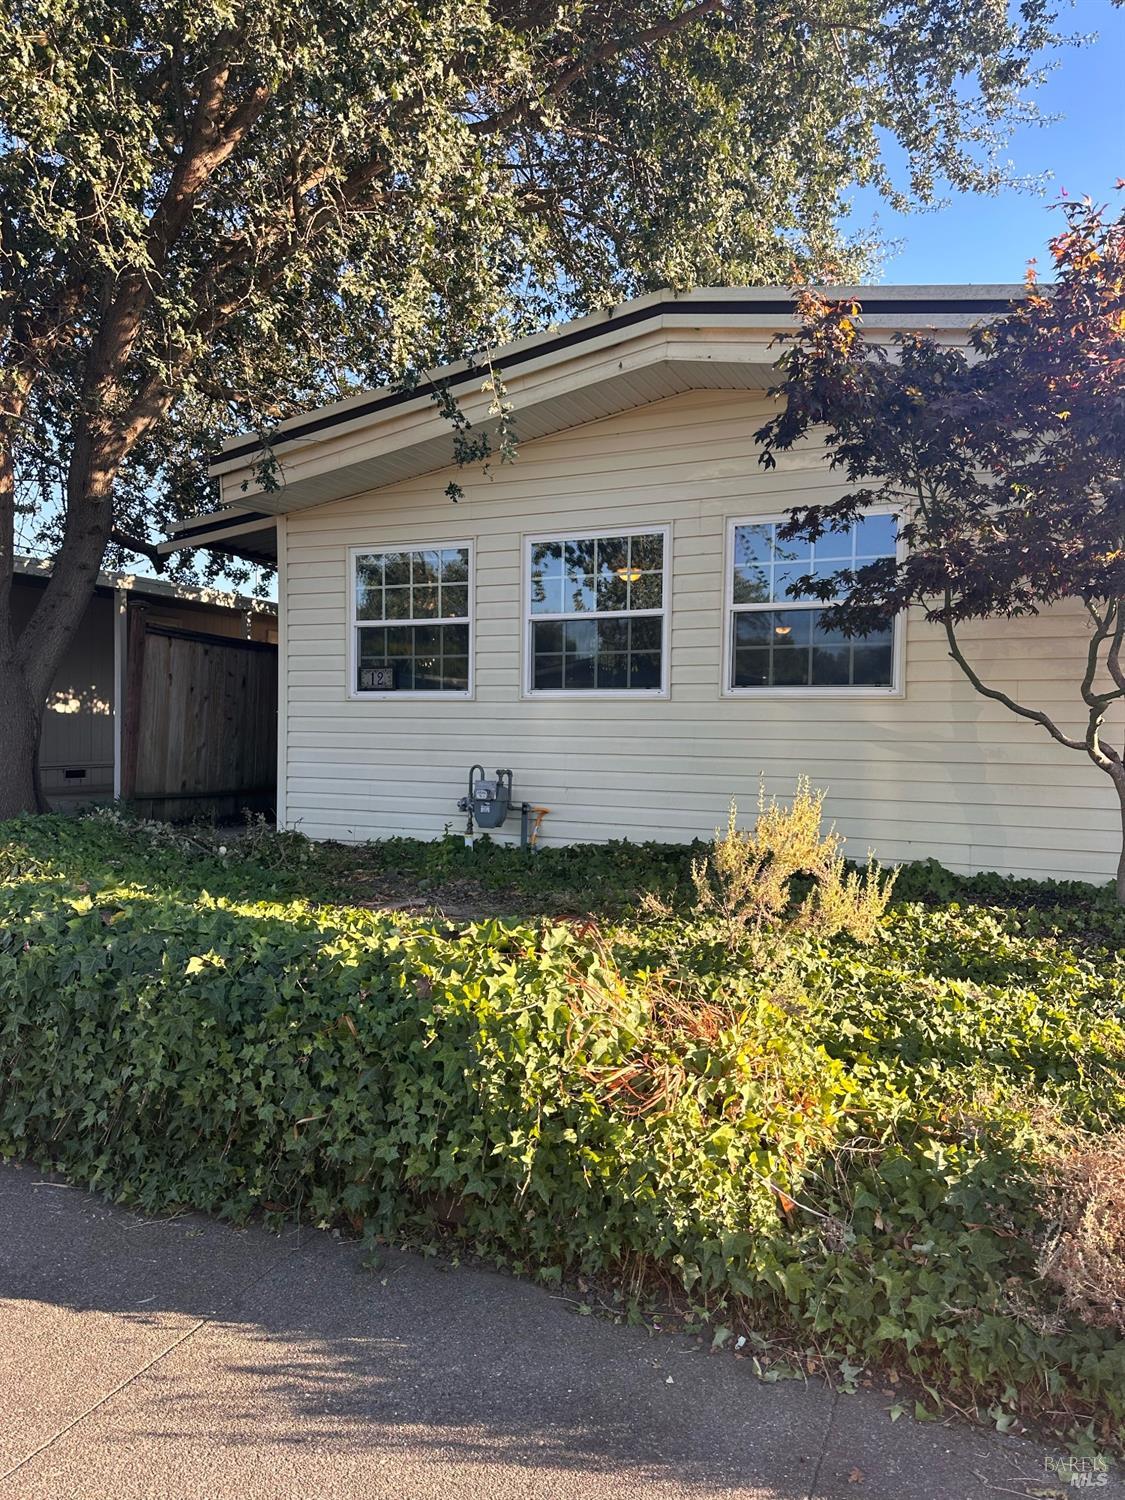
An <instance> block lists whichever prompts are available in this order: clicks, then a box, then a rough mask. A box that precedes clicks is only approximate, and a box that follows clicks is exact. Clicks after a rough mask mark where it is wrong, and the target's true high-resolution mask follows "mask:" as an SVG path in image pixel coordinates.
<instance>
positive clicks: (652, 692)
mask: <svg viewBox="0 0 1125 1500" xmlns="http://www.w3.org/2000/svg"><path fill="white" fill-rule="evenodd" d="M607 536H660V537H662V538H663V541H664V566H663V568H662V570H661V607H660V609H614V610H608V609H607V610H590V611H589V612H588V613H585V614H582V613H579V614H537V615H533V614H532V613H531V555H532V548H533V547H536V546H538V545H539V544H540V543H541V542H596V541H599V540H600V539H601V538H602V537H607ZM520 556H521V558H522V564H521V573H522V578H521V580H520V608H521V609H522V611H523V670H522V673H521V682H522V692H521V696H522V697H524V698H535V699H551V698H555V699H558V700H560V701H561V702H570V701H573V700H581V699H583V698H595V699H597V700H599V701H600V702H603V703H604V702H606V701H607V700H613V699H620V700H624V701H626V702H629V703H638V702H647V701H651V700H653V699H662V698H670V697H671V642H672V594H671V587H672V527H671V526H670V525H669V524H667V523H664V524H661V525H659V526H649V525H645V524H644V523H642V522H638V521H626V522H623V523H622V524H621V525H620V526H603V527H599V528H594V529H591V530H586V529H579V528H572V529H571V530H569V531H536V532H530V533H528V532H525V533H524V536H523V545H522V547H521V549H520ZM656 615H660V616H661V631H660V686H659V687H658V688H536V687H533V686H532V677H533V669H534V662H533V659H532V651H531V628H532V623H533V621H535V620H575V619H578V620H628V619H633V618H636V619H652V618H654V617H655V616H656Z"/></svg>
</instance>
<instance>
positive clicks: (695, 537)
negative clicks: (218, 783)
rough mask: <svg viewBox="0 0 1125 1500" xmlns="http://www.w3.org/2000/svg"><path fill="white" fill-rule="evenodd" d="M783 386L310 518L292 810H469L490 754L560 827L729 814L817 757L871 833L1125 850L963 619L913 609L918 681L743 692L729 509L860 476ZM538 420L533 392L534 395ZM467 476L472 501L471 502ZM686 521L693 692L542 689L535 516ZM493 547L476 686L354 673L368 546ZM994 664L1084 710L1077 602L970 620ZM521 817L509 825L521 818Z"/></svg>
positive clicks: (673, 833)
mask: <svg viewBox="0 0 1125 1500" xmlns="http://www.w3.org/2000/svg"><path fill="white" fill-rule="evenodd" d="M769 410H770V407H769V403H768V402H767V401H766V400H765V398H764V397H761V396H753V395H748V394H746V393H738V392H727V391H692V392H688V393H685V394H682V395H679V396H673V397H670V398H668V399H666V400H662V401H657V402H654V403H653V404H652V405H649V406H645V407H641V408H639V409H637V410H634V411H631V412H627V413H624V414H622V415H619V416H615V417H611V418H607V419H605V420H602V421H599V422H594V423H591V424H590V425H588V426H585V427H579V428H575V429H572V430H571V431H568V432H565V433H559V434H556V435H554V436H551V437H547V438H542V439H539V440H537V441H535V442H528V443H525V444H524V445H523V446H522V447H521V449H520V452H519V457H518V460H517V462H516V463H515V464H512V465H497V466H495V467H494V469H493V470H492V473H491V475H490V476H487V477H486V476H483V475H481V474H480V473H479V472H477V471H467V472H463V473H460V474H456V475H455V472H454V471H453V470H449V471H446V472H442V473H438V474H432V475H427V476H424V477H422V478H417V479H411V480H407V481H402V482H400V483H397V484H394V485H389V486H387V487H385V488H383V489H381V490H377V491H373V492H370V493H367V494H364V495H357V496H353V497H351V498H349V499H346V500H338V501H334V502H332V503H331V504H328V505H324V506H321V507H319V508H317V509H314V510H309V511H303V512H297V513H293V514H291V515H290V516H289V517H288V520H287V523H286V527H285V536H284V540H283V546H284V553H285V575H286V599H287V608H286V611H285V625H284V628H285V648H286V649H285V652H284V657H283V660H284V667H283V670H284V674H285V681H284V684H283V686H284V691H285V702H286V709H285V724H284V731H285V732H284V736H283V743H284V750H283V756H282V765H283V774H284V797H285V816H286V821H287V823H288V825H289V826H291V827H299V828H301V829H303V830H304V831H305V832H306V833H309V834H310V835H312V836H314V837H322V838H343V839H365V838H378V837H383V836H387V835H391V834H402V833H407V834H413V835H417V836H419V837H423V838H433V837H438V836H440V835H441V833H442V832H443V831H444V830H445V829H447V828H448V829H453V830H456V831H460V829H461V828H462V826H463V823H464V815H463V814H461V813H458V812H457V810H456V801H457V798H458V797H459V796H461V795H462V793H463V791H464V785H465V778H466V775H467V772H468V768H469V766H470V765H471V764H472V763H473V762H476V761H479V762H482V763H483V764H484V765H485V766H486V767H487V768H488V769H489V770H491V769H492V768H493V767H495V766H497V765H504V766H511V767H512V768H513V770H514V772H515V789H516V794H517V796H518V797H520V798H525V799H526V800H528V801H529V802H532V803H535V804H538V805H541V806H546V807H548V808H550V813H549V815H548V817H547V819H546V822H545V824H544V830H543V832H544V839H545V842H547V843H558V842H565V841H573V840H584V839H610V838H628V839H633V840H642V839H661V840H665V839H690V838H693V837H697V836H702V837H708V836H710V834H711V833H712V831H713V830H714V828H715V827H716V826H717V825H718V824H719V823H720V822H722V821H723V819H724V817H725V813H726V808H727V804H728V802H729V800H730V798H731V797H735V798H737V799H738V801H739V803H740V805H741V807H742V808H743V809H744V810H745V812H746V813H747V814H752V812H753V809H754V807H755V805H756V801H757V795H758V786H759V780H760V779H762V780H764V783H765V786H766V789H767V791H768V792H769V793H771V794H773V793H776V794H777V795H778V796H785V795H787V794H788V793H789V792H791V791H792V787H793V783H794V778H795V777H796V775H797V774H798V773H799V772H804V773H806V774H807V775H808V776H809V777H810V778H811V779H812V781H813V783H814V784H815V785H817V786H822V787H826V788H827V789H828V809H829V813H830V816H831V817H832V818H833V819H834V820H835V822H836V824H837V826H838V827H839V829H840V831H841V832H842V833H844V834H845V836H846V837H847V838H848V840H849V844H850V848H851V852H852V853H854V854H858V855H862V854H863V853H865V852H866V850H867V849H868V848H869V847H870V848H874V849H875V850H876V851H877V852H878V854H879V855H880V856H881V857H882V858H884V859H886V860H906V859H918V858H925V857H929V856H933V857H936V858H938V859H940V860H942V861H943V862H944V863H946V864H948V865H950V866H952V867H954V868H956V869H961V870H978V869H999V870H1004V871H1009V872H1012V873H1015V874H1021V875H1055V876H1061V877H1066V876H1070V877H1077V878H1083V879H1102V878H1106V877H1108V876H1109V875H1110V873H1111V872H1112V869H1113V867H1114V864H1115V862H1116V857H1117V847H1118V828H1117V821H1118V820H1117V817H1116V813H1115V807H1114V797H1113V793H1112V789H1111V787H1110V786H1109V783H1108V781H1107V779H1106V778H1105V777H1104V776H1103V775H1101V773H1099V772H1098V771H1096V770H1095V769H1094V768H1093V767H1092V766H1090V765H1089V764H1088V763H1086V762H1085V760H1084V759H1083V758H1082V757H1081V756H1079V755H1076V754H1073V753H1070V752H1067V751H1066V750H1064V749H1063V748H1062V747H1060V746H1058V745H1056V744H1054V743H1053V742H1052V741H1051V740H1050V739H1049V737H1048V736H1047V735H1046V734H1045V733H1044V732H1043V731H1042V730H1040V729H1038V728H1037V727H1036V726H1034V725H1031V724H1027V723H1024V722H1022V721H1020V720H1018V719H1017V718H1015V717H1014V716H1013V715H1012V714H1011V713H1010V712H1008V711H1007V710H1006V709H1005V708H1003V706H1002V705H999V704H996V703H992V702H989V701H988V700H986V699H983V698H981V697H980V696H979V695H977V694H975V693H974V692H973V690H972V689H971V687H970V686H969V684H968V683H967V682H966V681H965V680H964V679H963V678H962V676H961V674H960V673H959V672H958V671H957V669H956V667H955V666H954V665H953V663H952V662H951V661H950V660H949V657H948V654H947V651H946V647H945V642H944V637H943V636H942V633H941V632H940V631H938V630H936V629H935V628H933V627H932V626H928V625H927V624H926V623H925V622H924V621H923V620H921V619H920V618H918V617H916V616H912V617H911V618H910V620H909V622H908V624H907V627H906V641H905V677H906V680H905V692H904V694H903V696H901V697H859V696H857V697H813V696H810V697H799V696H794V697H787V698H783V697H746V698H725V697H723V695H722V692H721V683H720V677H721V661H722V636H723V630H724V621H723V609H722V598H723V576H722V572H723V549H724V543H725V536H726V526H727V521H728V519H729V518H730V517H731V516H743V515H755V514H757V515H769V514H774V513H778V512H784V511H785V510H786V509H788V508H789V507H790V506H792V505H794V504H796V503H798V502H799V501H800V500H802V499H806V498H808V499H811V498H814V497H815V498H818V499H822V500H825V499H830V498H832V497H833V496H834V495H836V494H838V493H839V492H840V489H841V485H840V482H839V481H838V480H837V479H836V478H835V477H834V476H833V475H831V474H830V473H829V472H828V471H827V469H826V468H825V466H824V465H823V462H822V461H821V459H820V457H819V455H818V454H817V453H816V452H815V450H812V449H807V450H805V451H804V452H803V453H800V454H790V455H785V456H784V457H783V459H782V460H781V462H780V464H779V467H778V468H777V469H776V470H765V469H763V468H762V466H761V465H760V464H759V462H758V457H759V451H760V450H759V449H758V448H757V446H756V444H755V442H754V436H753V434H754V432H755V430H756V429H757V427H759V426H760V425H761V423H762V422H763V420H764V419H765V418H766V416H767V415H768V413H769ZM517 427H518V413H517ZM452 477H456V478H457V479H458V481H459V483H460V484H461V485H462V487H463V489H464V491H465V498H464V500H462V501H461V502H460V503H459V504H457V505H453V504H452V503H451V502H450V501H449V500H448V499H447V498H446V497H445V495H444V493H443V492H444V489H445V485H446V484H447V482H448V481H449V479H450V478H452ZM654 525H670V526H671V527H672V544H671V545H672V557H671V564H672V599H671V608H672V619H671V627H672V628H671V655H670V664H669V670H670V678H671V692H670V697H669V698H668V699H665V700H652V699H648V700H640V701H636V700H629V699H627V698H606V699H601V700H596V699H573V700H569V701H568V700H561V699H535V698H532V699H525V698H523V697H522V696H521V672H522V650H523V634H524V632H523V622H522V620H521V618H520V600H521V578H520V568H521V558H522V541H521V538H522V536H524V535H526V534H528V533H537V532H548V533H550V532H567V531H573V532H581V531H582V530H584V529H589V530H601V529H607V528H609V529H616V528H621V529H622V530H625V529H630V530H636V529H641V528H644V527H647V526H654ZM465 538H471V539H472V540H473V541H474V542H475V544H476V577H475V610H476V653H475V671H474V677H475V681H474V698H473V699H472V700H471V701H465V700H463V699H455V700H454V699H451V700H445V701H425V702H420V701H418V700H412V699H411V698H410V697H409V696H407V695H404V696H403V697H402V698H401V699H398V700H392V701H380V702H376V701H367V702H363V701H358V702H357V701H352V700H350V699H349V698H348V696H347V690H348V682H347V630H348V625H347V620H348V597H347V590H348V578H347V550H348V548H349V547H353V546H387V545H392V546H393V545H396V544H405V543H432V542H441V541H454V540H463V539H465ZM962 634H963V638H964V641H965V642H966V648H967V649H968V650H969V651H970V654H971V655H972V658H973V660H974V662H975V663H976V664H977V666H978V669H979V670H980V671H981V672H982V673H983V674H984V675H985V677H986V679H987V680H990V681H995V682H996V683H997V684H998V685H1000V686H1003V687H1005V688H1007V689H1008V690H1009V691H1010V692H1012V693H1014V694H1015V695H1016V696H1017V697H1022V698H1023V699H1024V700H1026V701H1029V702H1031V703H1033V704H1034V705H1036V706H1039V707H1043V708H1046V709H1048V710H1049V711H1050V712H1052V713H1053V714H1055V715H1057V716H1058V718H1059V719H1060V721H1061V722H1063V723H1064V724H1066V725H1068V726H1069V727H1072V728H1075V729H1077V728H1078V727H1079V726H1080V724H1081V723H1082V720H1083V712H1082V708H1081V704H1080V701H1079V699H1078V693H1077V688H1076V684H1077V681H1078V679H1079V677H1080V675H1081V663H1082V660H1083V656H1084V651H1085V641H1086V638H1087V637H1086V626H1085V622H1084V619H1083V618H1082V616H1081V615H1080V614H1079V613H1078V612H1075V611H1071V610H1056V611H1050V612H1047V613H1045V614H1043V615H1041V616H1038V617H1035V618H1032V619H1028V620H1023V621H1018V622H1015V623H1012V624H1007V623H1000V622H988V623H984V624H982V623H974V624H970V625H968V626H966V627H964V630H963V632H962ZM517 833H518V821H517V820H516V819H515V818H513V819H512V821H511V822H510V823H509V825H508V827H507V830H506V836H507V837H511V838H514V837H516V836H517Z"/></svg>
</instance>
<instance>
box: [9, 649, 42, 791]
mask: <svg viewBox="0 0 1125 1500" xmlns="http://www.w3.org/2000/svg"><path fill="white" fill-rule="evenodd" d="M0 705H2V708H3V712H2V713H0V821H2V820H3V819H5V818H14V817H17V816H18V815H19V814H20V813H28V812H45V811H46V804H45V802H44V801H43V794H42V792H41V790H40V786H39V740H40V737H41V735H42V730H43V711H44V704H43V703H39V702H36V700H35V698H34V696H33V694H32V693H31V691H30V689H29V688H28V684H27V679H26V678H25V677H24V675H23V672H22V671H21V670H20V667H19V664H18V663H17V662H16V661H15V660H14V658H13V655H12V654H11V653H8V654H6V655H4V656H0Z"/></svg>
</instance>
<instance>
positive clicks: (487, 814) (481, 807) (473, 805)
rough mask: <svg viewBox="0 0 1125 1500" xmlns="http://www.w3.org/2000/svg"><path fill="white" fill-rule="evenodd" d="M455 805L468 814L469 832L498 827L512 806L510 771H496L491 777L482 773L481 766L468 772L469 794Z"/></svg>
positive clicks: (482, 768)
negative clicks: (473, 828) (474, 825)
mask: <svg viewBox="0 0 1125 1500" xmlns="http://www.w3.org/2000/svg"><path fill="white" fill-rule="evenodd" d="M457 806H458V807H459V808H460V809H461V811H462V812H465V813H468V814H469V832H470V833H471V832H472V827H473V824H474V823H475V824H476V826H477V827H478V828H499V827H500V825H501V824H502V823H503V821H504V819H505V818H506V817H507V816H508V813H509V811H510V810H511V806H512V773H511V771H497V772H496V775H495V776H493V777H487V776H485V774H484V767H483V766H474V767H473V768H472V770H471V771H470V772H469V795H468V796H467V797H462V798H461V800H460V802H458V804H457Z"/></svg>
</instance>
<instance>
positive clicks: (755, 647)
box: [727, 515, 896, 692]
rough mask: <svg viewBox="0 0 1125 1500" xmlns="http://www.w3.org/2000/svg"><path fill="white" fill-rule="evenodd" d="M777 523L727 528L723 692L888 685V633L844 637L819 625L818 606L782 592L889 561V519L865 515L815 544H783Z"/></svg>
mask: <svg viewBox="0 0 1125 1500" xmlns="http://www.w3.org/2000/svg"><path fill="white" fill-rule="evenodd" d="M783 524H784V523H783V522H781V521H776V520H770V521H739V522H737V523H736V524H735V526H734V529H733V545H732V547H731V563H730V566H731V569H732V576H731V579H730V621H729V629H730V666H729V673H730V675H729V680H728V683H727V687H728V689H730V690H733V691H735V692H743V691H748V692H749V691H754V690H755V689H761V688H837V689H845V688H857V689H866V690H869V691H878V690H880V689H883V690H886V691H889V690H890V689H891V688H892V687H893V685H894V628H893V627H892V628H891V629H888V630H883V631H878V632H875V633H872V634H870V635H867V636H853V637H851V638H850V639H849V638H848V637H846V636H845V635H843V633H842V632H841V631H839V630H833V629H830V628H829V627H828V626H827V625H826V624H825V623H824V612H825V606H824V604H823V602H822V601H820V600H817V599H811V598H807V597H806V598H803V599H802V598H800V597H796V598H794V597H792V596H790V595H789V593H788V592H787V591H788V589H789V588H790V587H791V586H792V585H793V584H795V583H796V581H797V580H798V579H799V578H804V577H808V576H811V577H813V578H831V577H832V576H833V575H834V574H836V573H839V572H841V571H842V570H844V569H853V568H861V567H863V566H864V564H866V563H870V562H873V561H875V559H877V558H880V557H894V555H895V546H896V534H895V523H894V518H893V517H892V516H889V515H868V516H864V517H862V518H861V519H860V520H858V521H856V523H855V524H854V525H853V526H851V527H850V528H849V529H848V530H847V531H843V532H826V533H825V534H824V535H823V536H822V537H820V538H818V540H817V541H816V542H783V541H781V540H779V538H778V534H777V533H778V531H779V529H780V528H781V526H782V525H783Z"/></svg>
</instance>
